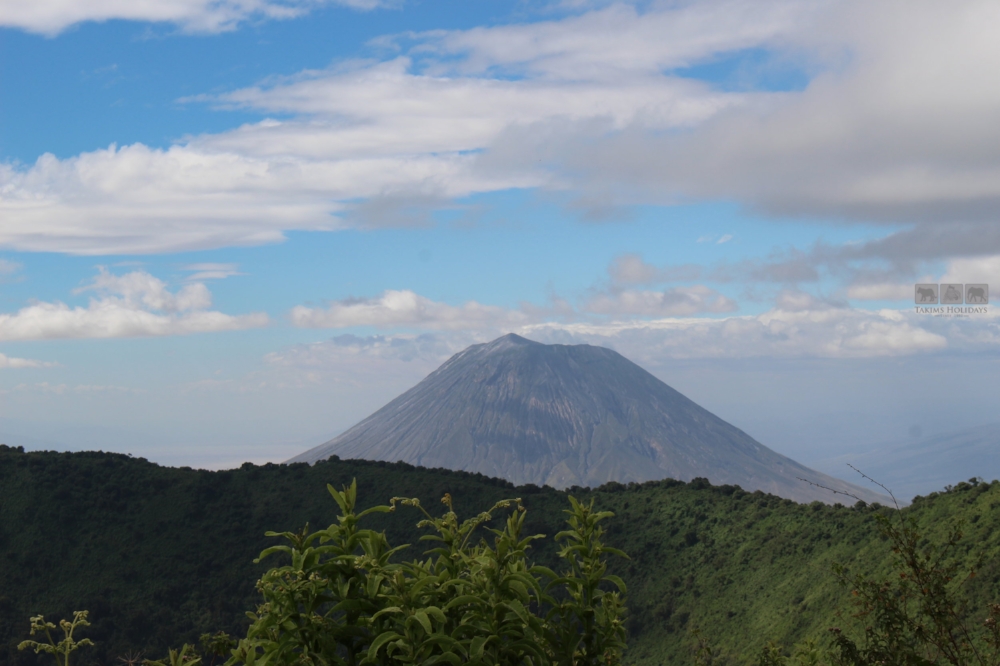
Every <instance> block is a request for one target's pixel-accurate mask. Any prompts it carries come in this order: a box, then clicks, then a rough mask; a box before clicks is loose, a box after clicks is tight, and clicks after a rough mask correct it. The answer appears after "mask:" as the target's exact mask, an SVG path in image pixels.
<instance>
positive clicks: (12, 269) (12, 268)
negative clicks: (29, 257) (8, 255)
mask: <svg viewBox="0 0 1000 666" xmlns="http://www.w3.org/2000/svg"><path fill="white" fill-rule="evenodd" d="M19 270H21V264H19V263H17V262H15V261H8V260H6V259H0V275H12V274H14V273H16V272H18V271H19Z"/></svg>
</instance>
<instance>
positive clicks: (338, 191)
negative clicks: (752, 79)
mask: <svg viewBox="0 0 1000 666" xmlns="http://www.w3.org/2000/svg"><path fill="white" fill-rule="evenodd" d="M713 11H714V10H713ZM619 13H620V12H619ZM765 14H766V12H763V13H760V16H758V19H759V21H758V22H764V23H766V22H768V19H767V17H766V16H765ZM654 18H655V17H654ZM619 20H621V21H626V22H631V24H632V25H633V29H634V30H639V31H640V32H646V33H649V34H646V37H645V39H646V45H645V46H644V47H642V48H640V47H638V46H635V48H636V53H637V56H638V55H641V53H642V51H643V48H647V47H649V45H650V44H654V43H655V44H660V43H662V40H654V39H653V36H654V35H653V34H652V33H651V32H650V31H649V30H647V29H646V28H645V27H644V26H645V25H646V22H647V21H649V20H652V19H650V18H648V17H640V16H637V15H635V13H634V12H633V11H632V10H627V12H625V13H624V14H622V15H621V17H620V18H619ZM553 25H556V26H558V25H562V24H560V23H558V22H557V23H554V24H553ZM587 25H588V26H589V27H588V29H589V30H591V32H590V33H587V34H584V35H582V37H581V38H582V39H583V41H582V42H580V43H578V44H576V46H574V47H573V48H583V47H584V46H585V43H586V42H587V40H588V39H590V40H593V39H599V40H605V39H606V38H607V34H608V33H607V31H606V30H604V29H598V26H597V25H595V24H594V21H590V22H589V23H588V24H587ZM699 25H700V29H704V30H708V31H710V32H712V35H713V37H712V38H711V39H706V40H704V43H702V44H701V46H700V49H701V50H700V51H697V49H695V50H692V49H694V46H690V45H689V47H686V49H687V51H685V53H688V52H689V51H690V53H689V55H690V54H694V53H695V52H696V51H697V53H700V54H701V56H703V57H704V56H707V55H710V54H712V53H714V52H715V49H719V48H724V47H725V44H730V45H733V46H740V45H742V44H744V43H745V41H746V36H745V35H744V34H743V33H744V32H745V31H746V30H749V31H750V32H753V31H754V30H756V28H753V29H751V27H744V28H741V29H740V34H739V35H736V36H734V37H733V38H732V40H730V41H729V42H727V41H726V36H725V30H722V31H720V29H719V28H718V27H713V26H712V25H711V24H710V23H706V22H701V23H700V24H699ZM754 25H756V24H754ZM511 29H512V30H532V29H534V28H533V27H532V26H514V27H512V28H511ZM772 33H773V30H772V29H771V28H767V29H762V31H761V34H772ZM449 34H451V33H445V34H443V35H437V34H435V35H429V36H424V37H423V38H422V39H423V41H422V42H420V43H419V44H417V45H416V47H414V49H413V50H414V52H415V53H417V54H418V55H419V54H420V50H421V48H422V47H425V46H426V47H428V48H431V49H432V50H433V49H438V50H441V49H444V50H447V49H449V48H459V46H453V47H449V46H447V45H446V44H444V41H442V40H445V41H446V40H447V38H448V36H449ZM691 43H692V44H697V43H698V40H697V39H695V38H692V41H691ZM456 44H457V43H456ZM425 56H426V53H424V54H423V56H421V57H425ZM446 59H447V60H450V56H447V54H446ZM660 60H662V57H661V56H656V57H654V58H653V64H655V63H656V62H658V61H660ZM678 62H679V61H678ZM431 70H433V67H430V66H427V63H426V58H425V59H423V60H421V61H420V63H417V64H415V63H414V60H413V59H412V58H411V57H398V58H395V59H393V60H389V61H386V62H382V63H375V64H370V63H362V64H355V65H351V66H342V67H334V68H332V69H329V70H321V71H308V72H303V73H301V74H300V75H298V76H296V77H291V78H286V79H281V80H277V81H276V82H271V83H270V84H268V85H262V86H256V87H252V88H248V89H244V90H238V91H234V92H232V93H228V94H224V95H221V96H218V97H211V98H202V99H204V101H209V102H212V103H215V104H218V105H223V106H228V107H234V106H235V107H241V108H249V109H253V110H256V111H263V112H265V113H276V114H277V113H280V114H284V115H291V116H292V119H291V120H286V121H274V120H267V121H263V122H260V123H255V124H251V125H245V126H243V127H240V128H237V129H234V130H232V131H229V132H223V133H220V134H213V135H203V136H199V137H194V138H191V139H189V140H187V141H186V142H184V143H180V144H177V145H174V146H171V147H170V148H168V149H164V150H159V149H151V148H148V147H146V146H144V145H142V144H133V145H129V146H124V147H117V146H111V147H109V148H108V149H106V150H96V151H92V152H87V153H82V154H80V155H77V156H75V157H71V158H67V159H62V160H60V159H57V158H56V157H54V156H52V155H43V156H42V157H40V158H39V159H38V160H37V161H36V163H35V164H33V165H30V166H29V167H27V168H15V167H14V166H11V165H6V166H0V215H3V217H4V220H5V224H4V225H3V228H2V229H0V245H6V246H9V247H13V248H16V249H20V250H29V251H58V252H70V253H78V254H111V253H130V254H135V253H148V252H172V251H182V250H191V249H203V248H210V247H221V246H231V245H254V244H260V243H271V242H277V241H280V240H282V239H283V237H284V235H283V234H284V232H285V231H289V230H312V231H319V230H335V229H340V228H344V227H345V226H348V225H351V224H353V223H354V222H360V223H362V224H365V225H368V226H385V225H392V224H395V225H399V224H413V223H414V222H416V223H420V222H421V221H422V220H424V219H426V217H425V216H417V218H416V219H410V218H407V217H406V216H403V217H402V218H401V219H400V218H399V217H398V216H397V215H395V211H394V210H391V209H392V206H390V207H389V208H390V210H388V211H383V210H381V209H380V207H379V206H377V205H375V206H372V205H369V206H368V207H367V208H363V211H362V212H364V213H365V215H362V216H359V217H358V219H357V220H354V219H352V215H351V213H352V210H353V209H354V207H356V206H357V202H358V201H362V202H364V201H374V202H378V201H380V200H384V201H389V202H392V201H398V200H404V201H411V202H412V201H425V202H430V203H431V205H433V204H434V202H435V201H436V202H440V203H443V202H445V201H447V200H449V199H454V198H457V197H463V196H466V195H470V194H475V193H482V192H491V191H498V190H504V189H509V188H530V187H541V186H545V187H553V188H562V187H565V186H567V185H568V184H569V181H567V180H566V179H565V178H564V175H563V174H561V173H557V172H552V171H551V170H549V169H547V168H546V164H545V163H540V164H538V165H534V166H531V167H525V166H524V165H518V167H517V168H514V169H511V168H500V169H495V168H493V167H492V166H490V165H489V164H487V163H484V162H483V161H482V160H481V159H480V158H479V157H478V153H479V152H480V151H484V150H489V149H490V148H491V146H493V145H494V144H495V143H496V142H497V141H498V140H500V137H501V136H502V135H503V133H504V132H505V131H507V130H508V129H509V128H510V127H512V126H533V125H535V124H538V123H544V122H553V121H554V122H559V123H565V122H570V123H573V124H574V126H575V124H576V123H583V124H584V126H587V125H588V124H591V123H594V122H598V123H599V124H600V126H602V127H603V126H605V125H606V124H608V123H610V127H611V128H612V129H614V128H618V129H622V128H626V127H628V126H631V125H634V124H636V123H638V124H640V125H642V126H644V127H649V128H651V129H655V130H663V129H669V128H675V127H684V126H692V125H696V124H698V123H700V122H703V121H704V120H705V119H706V118H708V117H711V116H712V115H714V114H716V113H718V112H719V111H720V110H721V109H723V108H726V107H728V106H731V105H734V104H741V103H743V99H744V97H745V96H744V95H743V94H732V93H721V92H717V91H712V90H711V89H710V88H709V87H708V86H706V85H704V84H702V83H700V82H696V81H692V80H685V79H680V78H677V77H670V76H664V75H662V74H660V73H659V71H658V70H656V69H655V67H654V68H653V70H651V69H650V67H649V66H646V65H643V66H642V67H641V68H640V69H639V70H636V72H634V74H635V75H634V76H626V77H615V78H614V79H610V80H603V79H594V78H593V77H586V76H583V77H581V76H574V77H571V78H568V79H563V80H555V79H553V78H551V77H549V78H547V79H546V80H538V79H519V80H514V79H510V78H491V77H490V76H489V75H478V74H472V75H461V74H459V75H450V76H441V75H434V74H433V72H432V71H431ZM189 103H194V102H189ZM383 208H384V207H383ZM380 216H381V217H382V218H385V219H373V218H379V217H380Z"/></svg>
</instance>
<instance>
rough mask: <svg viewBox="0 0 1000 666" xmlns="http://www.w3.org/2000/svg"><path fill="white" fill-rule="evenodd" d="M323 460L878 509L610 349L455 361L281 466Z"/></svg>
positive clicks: (518, 345) (507, 344)
mask: <svg viewBox="0 0 1000 666" xmlns="http://www.w3.org/2000/svg"><path fill="white" fill-rule="evenodd" d="M334 455H336V456H339V457H340V458H344V459H366V460H385V461H390V462H406V463H409V464H412V465H418V466H421V467H443V468H447V469H454V470H461V471H468V472H479V473H482V474H485V475H488V476H493V477H500V478H503V479H507V480H509V481H511V482H513V483H515V484H524V483H533V484H536V485H548V486H552V487H553V488H559V489H562V488H569V487H573V486H587V487H597V486H599V485H601V484H603V483H607V482H609V481H617V482H619V483H629V482H644V481H654V480H659V479H665V478H672V479H677V480H681V481H689V480H691V479H694V478H697V477H702V478H707V479H709V480H710V481H711V482H712V483H714V484H731V485H737V486H739V487H741V488H743V489H744V490H747V491H755V490H761V491H764V492H766V493H771V494H774V495H778V496H781V497H785V498H788V499H793V500H795V501H798V502H811V501H814V500H820V501H823V502H827V503H832V502H835V501H837V496H836V495H835V494H834V493H832V492H831V491H830V489H834V490H837V491H839V492H842V493H848V494H850V495H853V496H854V497H855V498H856V499H863V500H865V501H868V502H882V503H885V502H887V501H888V498H886V497H884V496H882V495H879V494H877V493H874V492H872V491H870V490H868V489H866V488H862V487H859V486H855V485H853V484H850V483H847V482H845V481H842V480H840V479H835V478H833V477H830V476H827V475H825V474H822V473H820V472H817V471H815V470H811V469H809V468H807V467H804V466H803V465H800V464H799V463H797V462H795V461H794V460H792V459H790V458H787V457H785V456H782V455H780V454H778V453H776V452H774V451H772V450H771V449H769V448H767V447H766V446H764V445H763V444H761V443H759V442H757V441H756V440H754V439H753V438H752V437H750V436H749V435H747V434H746V433H745V432H743V431H742V430H740V429H739V428H736V427H734V426H732V425H730V424H729V423H727V422H725V421H723V420H722V419H720V418H719V417H717V416H715V415H714V414H712V413H711V412H709V411H708V410H706V409H704V408H702V407H700V406H699V405H697V404H695V403H694V402H692V401H691V400H689V399H688V398H686V397H684V396H683V395H681V394H680V393H678V392H677V391H675V390H674V389H672V388H671V387H669V386H667V385H666V384H665V383H663V382H662V381H660V380H659V379H657V378H656V377H654V376H653V375H651V374H650V373H649V372H647V371H645V370H643V369H642V368H640V367H639V366H638V365H636V364H635V363H632V362H631V361H629V360H628V359H626V358H625V357H624V356H622V355H621V354H618V353H617V352H615V351H612V350H610V349H606V348H604V347H594V346H591V345H547V344H542V343H539V342H533V341H531V340H527V339H525V338H522V337H520V336H517V335H514V334H509V335H506V336H504V337H501V338H498V339H497V340H494V341H493V342H490V343H487V344H480V345H473V346H471V347H469V348H467V349H465V350H464V351H462V352H459V353H458V354H456V355H455V356H453V357H452V358H451V359H449V360H448V361H447V362H445V363H444V365H442V366H441V367H440V368H438V369H437V370H435V371H434V372H433V373H431V374H430V375H429V376H428V377H427V378H425V379H424V380H423V381H421V382H420V383H419V384H417V385H416V386H414V387H413V388H412V389H410V390H409V391H407V392H405V393H403V394H402V395H400V396H399V397H397V398H396V399H395V400H393V401H392V402H390V403H389V404H387V405H385V406H384V407H382V408H381V409H380V410H378V411H377V412H375V413H374V414H372V415H371V416H369V417H368V418H366V419H365V420H363V421H361V422H360V423H358V424H357V425H355V426H354V427H352V428H351V429H349V430H347V431H346V432H344V433H343V434H341V435H339V436H338V437H335V438H334V439H331V440H330V441H328V442H326V443H325V444H322V445H320V446H317V447H315V448H313V449H310V450H309V451H306V452H305V453H302V454H301V455H298V456H296V457H295V458H292V459H291V460H289V461H288V462H309V463H314V462H316V461H318V460H324V459H327V458H329V457H330V456H334ZM817 484H818V485H817ZM819 486H825V488H821V487H819Z"/></svg>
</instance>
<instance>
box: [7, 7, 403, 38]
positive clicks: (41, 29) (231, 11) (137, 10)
mask: <svg viewBox="0 0 1000 666" xmlns="http://www.w3.org/2000/svg"><path fill="white" fill-rule="evenodd" d="M328 4H332V5H341V6H344V7H350V8H352V9H359V10H370V9H375V8H377V7H384V6H390V5H394V4H397V3H395V2H391V1H387V0H282V1H280V2H279V1H276V0H146V1H144V2H135V1H134V0H87V1H86V2H65V1H64V0H4V2H3V3H0V26H4V27H9V28H20V29H22V30H26V31H28V32H34V33H40V34H43V35H49V36H52V35H56V34H58V33H60V32H62V31H63V30H65V29H66V28H68V27H69V26H71V25H74V24H77V23H83V22H85V21H109V20H113V19H120V20H126V21H149V22H157V23H159V22H163V23H172V24H174V25H177V26H180V27H181V28H182V29H183V30H184V31H185V32H195V33H217V32H225V31H228V30H233V29H235V28H236V27H237V26H238V25H239V24H240V23H243V22H245V21H248V20H251V19H279V20H280V19H291V18H296V17H299V16H302V15H304V14H306V13H308V12H309V11H310V10H312V9H314V8H317V7H321V6H323V5H328Z"/></svg>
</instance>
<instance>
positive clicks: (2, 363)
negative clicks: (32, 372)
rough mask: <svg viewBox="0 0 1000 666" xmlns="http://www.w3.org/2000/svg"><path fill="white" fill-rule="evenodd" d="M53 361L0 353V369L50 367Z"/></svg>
mask: <svg viewBox="0 0 1000 666" xmlns="http://www.w3.org/2000/svg"><path fill="white" fill-rule="evenodd" d="M54 365H56V364H55V363H51V362H47V361H35V360H33V359H30V358H14V357H12V356H6V355H4V354H0V369H4V368H51V367H52V366H54Z"/></svg>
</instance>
